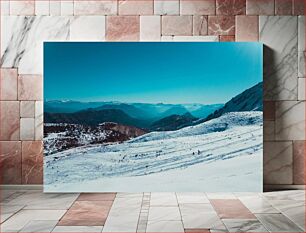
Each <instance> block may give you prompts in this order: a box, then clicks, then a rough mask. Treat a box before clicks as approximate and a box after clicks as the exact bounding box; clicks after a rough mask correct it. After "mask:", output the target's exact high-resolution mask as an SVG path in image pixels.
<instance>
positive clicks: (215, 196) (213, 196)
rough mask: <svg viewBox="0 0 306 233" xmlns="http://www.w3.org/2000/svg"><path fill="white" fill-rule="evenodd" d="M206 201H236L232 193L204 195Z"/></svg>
mask: <svg viewBox="0 0 306 233" xmlns="http://www.w3.org/2000/svg"><path fill="white" fill-rule="evenodd" d="M206 196H207V197H208V199H237V198H236V196H235V195H234V194H233V193H206Z"/></svg>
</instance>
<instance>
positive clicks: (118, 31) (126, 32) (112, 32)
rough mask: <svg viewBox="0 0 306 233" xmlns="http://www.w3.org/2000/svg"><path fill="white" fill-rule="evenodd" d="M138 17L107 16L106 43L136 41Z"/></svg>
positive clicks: (137, 38) (138, 27) (138, 28)
mask: <svg viewBox="0 0 306 233" xmlns="http://www.w3.org/2000/svg"><path fill="white" fill-rule="evenodd" d="M139 31H140V25H139V16H107V18H106V40H107V41H138V40H139Z"/></svg>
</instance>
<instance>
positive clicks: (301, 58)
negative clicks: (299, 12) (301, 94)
mask: <svg viewBox="0 0 306 233" xmlns="http://www.w3.org/2000/svg"><path fill="white" fill-rule="evenodd" d="M305 51H306V50H305V16H299V18H298V76H299V77H300V78H306V76H305V61H306V59H305V57H306V52H305Z"/></svg>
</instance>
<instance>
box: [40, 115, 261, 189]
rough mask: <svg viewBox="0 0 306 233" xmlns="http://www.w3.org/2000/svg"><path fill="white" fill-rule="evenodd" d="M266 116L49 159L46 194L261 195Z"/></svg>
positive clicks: (232, 118) (229, 118)
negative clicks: (115, 192)
mask: <svg viewBox="0 0 306 233" xmlns="http://www.w3.org/2000/svg"><path fill="white" fill-rule="evenodd" d="M262 129H263V128H262V112H256V111H254V112H252V111H250V112H234V113H227V114H225V115H223V116H221V117H219V118H216V119H213V120H210V121H208V122H205V123H201V124H199V125H196V126H190V127H186V128H183V129H180V130H177V131H168V132H152V133H148V134H145V135H142V136H140V137H137V138H134V139H132V140H130V141H127V142H124V143H121V144H110V145H92V146H84V147H78V148H74V149H70V150H66V151H63V152H60V153H56V154H52V155H50V156H47V157H45V161H44V162H45V169H44V172H45V176H44V177H45V180H44V183H45V191H46V192H57V191H64V192H80V191H84V190H86V191H91V192H101V191H126V192H137V191H261V190H262V149H263V145H262V134H263V132H262Z"/></svg>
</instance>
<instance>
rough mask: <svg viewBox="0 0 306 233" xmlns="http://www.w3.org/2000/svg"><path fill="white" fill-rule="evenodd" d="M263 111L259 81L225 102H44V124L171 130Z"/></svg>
mask: <svg viewBox="0 0 306 233" xmlns="http://www.w3.org/2000/svg"><path fill="white" fill-rule="evenodd" d="M243 111H262V82H261V83H258V84H257V85H255V86H253V87H251V88H249V89H247V90H245V91H243V92H242V93H241V94H239V95H237V96H235V97H234V98H232V99H231V100H230V101H228V102H227V103H226V104H213V105H203V104H163V103H158V104H147V103H120V102H77V101H45V113H44V117H45V122H46V123H68V124H85V125H91V126H94V125H99V124H101V123H103V122H115V123H118V124H122V125H128V126H134V127H137V128H141V129H145V130H147V131H171V130H177V129H181V128H183V127H186V126H190V125H196V124H199V123H202V122H205V121H208V120H211V119H214V118H217V117H220V116H221V115H223V114H225V113H228V112H243Z"/></svg>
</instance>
